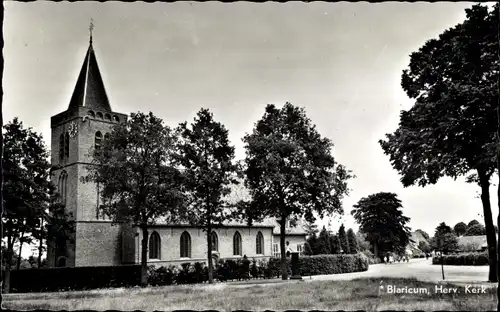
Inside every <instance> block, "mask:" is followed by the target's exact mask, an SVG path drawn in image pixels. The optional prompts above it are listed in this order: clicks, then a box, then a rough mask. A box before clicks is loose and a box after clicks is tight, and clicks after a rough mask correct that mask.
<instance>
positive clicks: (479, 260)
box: [432, 252, 489, 265]
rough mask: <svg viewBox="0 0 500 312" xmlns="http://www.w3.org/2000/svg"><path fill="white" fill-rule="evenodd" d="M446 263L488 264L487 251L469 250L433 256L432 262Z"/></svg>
mask: <svg viewBox="0 0 500 312" xmlns="http://www.w3.org/2000/svg"><path fill="white" fill-rule="evenodd" d="M442 261H444V262H443V264H444V265H488V264H489V259H488V253H487V252H469V253H461V254H456V255H444V256H435V257H434V258H432V264H441V262H442Z"/></svg>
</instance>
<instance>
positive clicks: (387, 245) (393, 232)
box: [351, 192, 411, 251]
mask: <svg viewBox="0 0 500 312" xmlns="http://www.w3.org/2000/svg"><path fill="white" fill-rule="evenodd" d="M402 207H403V205H402V203H401V201H400V200H399V199H398V198H397V195H396V194H394V193H384V192H381V193H376V194H372V195H370V196H368V197H364V198H362V199H361V200H360V201H359V202H358V203H357V204H356V205H354V208H355V209H353V210H352V211H351V214H352V215H353V216H354V219H355V220H356V222H357V223H358V224H359V225H360V226H359V229H360V231H362V232H363V233H366V238H367V240H368V241H370V242H371V243H375V244H377V245H378V246H380V247H381V249H382V251H401V250H403V249H404V248H405V247H406V245H407V244H408V243H409V241H410V235H411V234H410V228H409V227H408V226H407V224H408V222H409V221H410V218H408V217H406V216H404V215H403V212H402V211H401V208H402Z"/></svg>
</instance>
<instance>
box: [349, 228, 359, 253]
mask: <svg viewBox="0 0 500 312" xmlns="http://www.w3.org/2000/svg"><path fill="white" fill-rule="evenodd" d="M347 242H348V243H349V252H350V253H352V254H355V253H357V252H358V251H359V249H358V240H357V239H356V234H355V233H354V231H353V229H348V230H347Z"/></svg>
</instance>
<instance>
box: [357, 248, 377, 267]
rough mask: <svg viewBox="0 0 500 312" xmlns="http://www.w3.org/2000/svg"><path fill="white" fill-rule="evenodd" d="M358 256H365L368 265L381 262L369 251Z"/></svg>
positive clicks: (364, 251)
mask: <svg viewBox="0 0 500 312" xmlns="http://www.w3.org/2000/svg"><path fill="white" fill-rule="evenodd" d="M360 254H362V255H364V256H366V258H367V259H368V264H377V263H380V262H381V261H380V258H378V257H375V255H374V254H373V253H372V252H371V251H369V250H363V251H362V252H361V253H360Z"/></svg>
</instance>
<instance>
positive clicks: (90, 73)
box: [68, 37, 111, 112]
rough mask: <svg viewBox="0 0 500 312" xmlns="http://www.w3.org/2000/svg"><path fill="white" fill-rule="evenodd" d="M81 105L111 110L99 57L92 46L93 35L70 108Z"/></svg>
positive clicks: (76, 107)
mask: <svg viewBox="0 0 500 312" xmlns="http://www.w3.org/2000/svg"><path fill="white" fill-rule="evenodd" d="M79 107H88V108H92V109H95V110H101V111H108V112H110V111H111V106H110V105H109V100H108V96H107V95H106V90H105V88H104V82H103V80H102V77H101V73H100V72H99V66H97V59H96V56H95V52H94V47H93V46H92V37H91V39H90V44H89V48H88V50H87V54H86V55H85V60H84V61H83V65H82V69H81V70H80V75H79V76H78V80H77V82H76V86H75V90H74V91H73V96H72V97H71V101H70V103H69V106H68V110H73V109H78V108H79Z"/></svg>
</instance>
